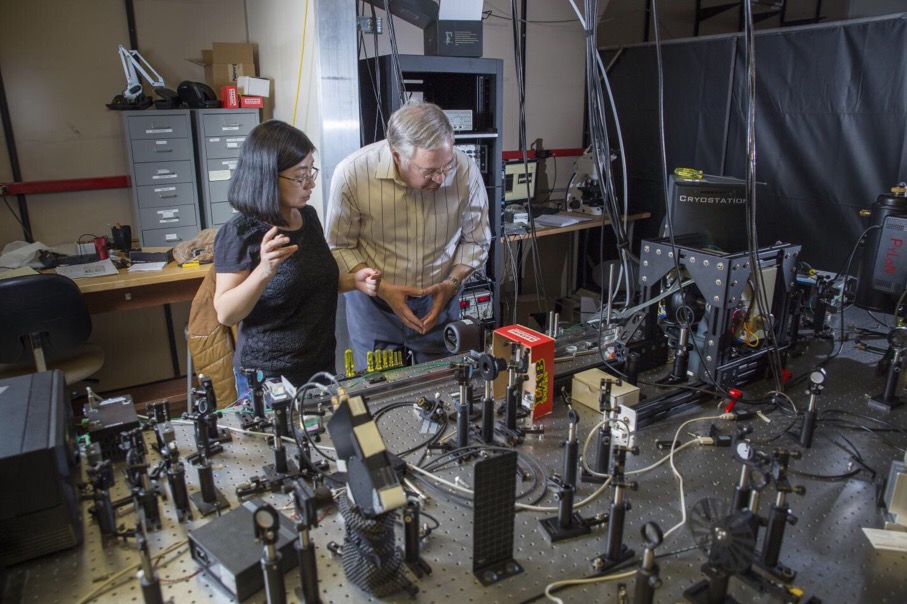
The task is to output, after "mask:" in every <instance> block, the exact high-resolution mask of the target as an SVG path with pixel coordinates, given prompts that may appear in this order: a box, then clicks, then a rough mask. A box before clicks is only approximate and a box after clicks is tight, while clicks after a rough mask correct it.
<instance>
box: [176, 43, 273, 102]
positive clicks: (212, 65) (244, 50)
mask: <svg viewBox="0 0 907 604" xmlns="http://www.w3.org/2000/svg"><path fill="white" fill-rule="evenodd" d="M192 62H193V63H195V64H196V65H201V66H203V67H204V68H205V84H207V85H208V86H210V87H211V88H212V89H214V90H217V91H220V89H221V88H222V87H224V86H230V85H235V84H236V80H237V79H238V78H239V77H240V76H253V77H254V76H256V75H258V72H257V71H256V69H255V45H254V44H242V43H229V42H215V43H214V44H212V45H211V50H203V51H202V58H201V61H199V60H195V59H193V60H192ZM221 100H223V99H221Z"/></svg>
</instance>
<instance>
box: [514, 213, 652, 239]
mask: <svg viewBox="0 0 907 604" xmlns="http://www.w3.org/2000/svg"><path fill="white" fill-rule="evenodd" d="M555 215H556V216H565V217H575V216H583V217H588V218H591V220H586V221H583V222H579V223H577V224H571V225H569V226H563V227H546V226H538V227H537V228H536V230H535V231H536V232H535V236H536V237H548V236H550V235H560V234H562V233H575V232H576V231H584V230H586V229H594V228H598V227H600V226H602V225H609V224H611V219H610V218H609V217H608V216H604V222H603V221H602V218H603V217H602V216H589V215H588V214H578V213H577V212H558V213H557V214H555ZM651 216H652V213H651V212H637V213H635V214H630V215H628V216H627V222H628V223H631V224H632V223H633V222H635V221H637V220H642V219H644V218H649V217H651ZM502 237H503V238H504V239H507V240H508V241H523V240H525V239H531V238H532V234H531V233H528V232H527V233H517V234H513V235H503V236H502Z"/></svg>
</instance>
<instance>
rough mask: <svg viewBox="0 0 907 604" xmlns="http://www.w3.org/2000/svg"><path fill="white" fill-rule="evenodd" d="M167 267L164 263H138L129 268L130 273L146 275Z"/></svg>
mask: <svg viewBox="0 0 907 604" xmlns="http://www.w3.org/2000/svg"><path fill="white" fill-rule="evenodd" d="M165 266H167V263H166V262H138V263H136V264H133V265H132V266H130V267H129V272H130V273H147V272H151V271H162V270H164V267H165Z"/></svg>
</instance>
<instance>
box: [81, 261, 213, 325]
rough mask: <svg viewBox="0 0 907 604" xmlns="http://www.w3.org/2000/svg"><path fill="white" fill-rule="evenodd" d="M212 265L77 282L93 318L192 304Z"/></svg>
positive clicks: (172, 267) (121, 273) (173, 266)
mask: <svg viewBox="0 0 907 604" xmlns="http://www.w3.org/2000/svg"><path fill="white" fill-rule="evenodd" d="M211 266H212V265H211V264H203V265H201V266H197V267H190V268H180V267H179V266H177V265H176V263H174V262H171V263H169V264H168V265H167V266H165V267H164V269H163V270H160V271H152V272H147V273H130V272H128V271H126V270H120V271H119V272H118V273H117V274H116V275H105V276H103V277H89V278H87V279H76V280H75V282H76V285H78V286H79V290H81V292H82V297H83V298H84V299H85V303H86V304H87V305H88V310H89V311H90V312H91V313H92V314H97V313H102V312H110V311H115V310H130V309H134V308H146V307H148V306H161V305H166V304H172V303H174V302H187V301H191V300H192V298H193V297H194V296H195V292H196V291H198V287H199V285H201V282H202V279H204V278H205V275H206V274H207V273H208V271H209V270H210V269H211Z"/></svg>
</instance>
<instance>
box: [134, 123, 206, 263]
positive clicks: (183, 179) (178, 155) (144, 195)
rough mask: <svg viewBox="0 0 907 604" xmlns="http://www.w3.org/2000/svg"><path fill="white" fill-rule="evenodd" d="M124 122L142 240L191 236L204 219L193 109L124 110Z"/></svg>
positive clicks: (161, 242) (168, 241)
mask: <svg viewBox="0 0 907 604" xmlns="http://www.w3.org/2000/svg"><path fill="white" fill-rule="evenodd" d="M123 125H124V129H125V131H126V149H127V153H128V155H129V170H130V176H131V177H132V196H133V201H134V204H135V220H136V222H137V225H136V228H134V229H133V232H135V233H137V234H138V235H139V242H140V244H141V245H142V246H166V247H172V246H174V245H176V244H178V243H180V242H181V241H188V240H190V239H192V238H193V237H194V236H195V235H196V234H197V233H198V232H199V230H200V228H201V222H200V221H199V204H198V185H197V182H196V176H195V154H194V153H193V148H194V145H193V141H192V126H191V119H190V116H189V111H188V110H185V111H184V110H178V109H177V110H169V111H125V112H123Z"/></svg>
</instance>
